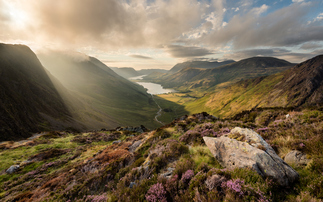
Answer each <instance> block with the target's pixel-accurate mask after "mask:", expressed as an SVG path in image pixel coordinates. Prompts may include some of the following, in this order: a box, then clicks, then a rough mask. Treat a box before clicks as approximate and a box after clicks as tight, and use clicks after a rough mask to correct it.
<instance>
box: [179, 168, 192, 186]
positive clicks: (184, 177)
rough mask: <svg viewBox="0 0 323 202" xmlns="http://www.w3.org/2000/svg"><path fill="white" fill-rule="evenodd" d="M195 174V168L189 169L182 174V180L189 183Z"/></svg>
mask: <svg viewBox="0 0 323 202" xmlns="http://www.w3.org/2000/svg"><path fill="white" fill-rule="evenodd" d="M193 176H194V171H193V170H187V171H186V172H185V173H184V175H182V179H181V181H182V182H183V183H184V184H188V183H189V182H190V180H191V179H192V177H193Z"/></svg>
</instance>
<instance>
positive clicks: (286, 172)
mask: <svg viewBox="0 0 323 202" xmlns="http://www.w3.org/2000/svg"><path fill="white" fill-rule="evenodd" d="M203 139H204V142H205V144H206V145H207V147H208V148H209V150H210V151H211V153H212V154H213V156H214V157H215V158H216V159H217V160H218V161H219V163H220V164H221V165H222V166H223V167H226V168H233V169H234V168H250V169H253V170H255V171H256V172H257V173H259V174H260V175H261V176H263V177H268V178H271V179H273V180H274V181H276V182H278V184H280V185H281V186H288V185H290V184H291V183H293V182H294V181H295V180H297V179H298V178H299V175H298V173H297V172H296V171H295V170H294V169H293V168H291V167H290V166H289V165H288V164H287V163H285V162H284V161H283V160H282V159H281V158H280V157H279V156H278V155H277V154H276V153H275V151H274V150H273V148H272V147H271V146H270V145H269V144H268V143H267V142H266V141H265V140H264V139H263V138H262V137H261V136H260V135H258V134H257V133H256V132H254V131H253V130H250V129H246V128H239V127H236V128H234V129H233V130H231V132H230V133H229V134H226V135H223V136H221V137H218V138H212V137H203Z"/></svg>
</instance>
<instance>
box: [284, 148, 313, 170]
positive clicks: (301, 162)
mask: <svg viewBox="0 0 323 202" xmlns="http://www.w3.org/2000/svg"><path fill="white" fill-rule="evenodd" d="M284 160H285V161H286V163H288V164H291V165H295V166H306V165H307V164H308V163H309V162H310V159H308V158H306V154H304V153H302V152H300V151H297V150H293V151H291V152H289V153H288V154H286V156H285V158H284Z"/></svg>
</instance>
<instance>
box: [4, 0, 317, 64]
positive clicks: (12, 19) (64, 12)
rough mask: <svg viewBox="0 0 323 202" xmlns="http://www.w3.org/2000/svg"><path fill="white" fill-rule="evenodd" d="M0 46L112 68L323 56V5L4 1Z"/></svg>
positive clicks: (272, 0)
mask: <svg viewBox="0 0 323 202" xmlns="http://www.w3.org/2000/svg"><path fill="white" fill-rule="evenodd" d="M0 27H1V29H0V42H2V43H10V44H25V45H28V46H29V47H30V48H31V49H32V50H34V51H35V52H36V53H39V52H42V51H46V50H60V51H78V52H81V53H84V54H87V55H90V56H93V57H96V58H98V59H99V60H101V61H102V62H104V63H105V64H106V65H108V66H110V67H134V68H135V69H149V68H162V69H170V68H171V67H173V66H174V65H175V64H176V63H179V62H184V61H190V60H206V61H223V60H228V59H233V60H236V61H238V60H241V59H244V58H248V57H254V56H270V57H277V58H281V59H285V60H288V61H290V62H294V63H298V62H302V61H304V60H307V59H309V58H312V57H314V56H316V55H319V54H323V0H312V1H310V0H240V1H237V0H81V1H80V0H41V1H40V0H0Z"/></svg>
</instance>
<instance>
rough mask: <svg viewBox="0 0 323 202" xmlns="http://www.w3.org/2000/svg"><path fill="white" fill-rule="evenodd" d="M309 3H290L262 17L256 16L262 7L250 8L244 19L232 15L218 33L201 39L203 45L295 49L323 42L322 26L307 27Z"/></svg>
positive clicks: (215, 31)
mask: <svg viewBox="0 0 323 202" xmlns="http://www.w3.org/2000/svg"><path fill="white" fill-rule="evenodd" d="M310 6H311V4H292V5H291V6H288V7H285V8H282V9H280V10H277V11H275V12H273V13H270V14H268V15H266V16H260V17H257V14H258V15H259V14H260V13H261V12H263V11H264V10H266V8H265V7H266V6H261V7H260V8H258V9H252V10H251V11H250V12H249V13H247V14H246V15H244V16H240V15H235V16H234V17H232V18H231V20H230V21H229V22H228V24H227V26H225V27H224V28H223V29H221V30H214V31H213V32H212V33H210V34H209V35H207V36H205V37H204V39H203V42H204V43H205V44H211V45H213V46H225V45H226V44H229V43H232V45H233V48H235V49H243V48H251V47H260V46H269V47H275V46H276V47H277V46H295V45H299V44H301V43H304V42H309V41H322V40H323V34H322V33H323V26H316V25H307V24H306V23H305V16H306V15H307V13H308V11H309V7H310Z"/></svg>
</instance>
